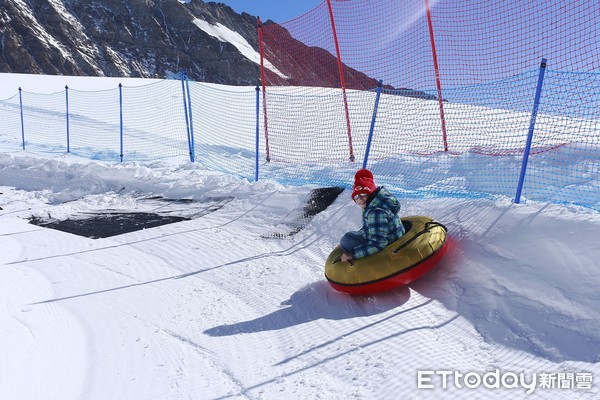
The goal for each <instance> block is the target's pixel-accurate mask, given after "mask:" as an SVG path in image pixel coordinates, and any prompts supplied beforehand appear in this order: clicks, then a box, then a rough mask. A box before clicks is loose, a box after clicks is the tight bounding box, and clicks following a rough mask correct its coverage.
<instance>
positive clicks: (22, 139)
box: [19, 87, 25, 150]
mask: <svg viewBox="0 0 600 400" xmlns="http://www.w3.org/2000/svg"><path fill="white" fill-rule="evenodd" d="M19 105H20V107H21V146H22V147H23V150H25V123H24V121H23V97H22V96H21V87H19Z"/></svg>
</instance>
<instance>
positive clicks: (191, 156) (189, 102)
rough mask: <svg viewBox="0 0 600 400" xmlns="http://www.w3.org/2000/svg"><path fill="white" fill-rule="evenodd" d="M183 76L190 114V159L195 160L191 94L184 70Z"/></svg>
mask: <svg viewBox="0 0 600 400" xmlns="http://www.w3.org/2000/svg"><path fill="white" fill-rule="evenodd" d="M183 75H184V76H185V88H186V91H187V99H188V110H189V115H190V161H191V162H194V161H196V148H195V147H194V118H192V96H191V95H190V83H189V81H188V76H187V74H186V73H185V72H184V73H183Z"/></svg>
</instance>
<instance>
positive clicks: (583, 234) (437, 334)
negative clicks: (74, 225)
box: [0, 74, 600, 400]
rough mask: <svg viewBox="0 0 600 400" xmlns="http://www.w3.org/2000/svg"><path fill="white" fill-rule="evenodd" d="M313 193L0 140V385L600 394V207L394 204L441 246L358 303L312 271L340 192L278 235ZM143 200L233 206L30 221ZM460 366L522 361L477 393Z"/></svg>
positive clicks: (346, 209) (217, 391)
mask: <svg viewBox="0 0 600 400" xmlns="http://www.w3.org/2000/svg"><path fill="white" fill-rule="evenodd" d="M4 75H10V76H8V78H7V79H9V78H10V79H12V81H17V80H19V81H20V84H21V85H23V86H25V85H29V86H30V87H34V88H35V89H36V90H38V89H39V90H42V88H41V87H40V86H37V84H33V83H32V82H29V83H28V82H27V79H26V76H13V75H12V74H4ZM0 77H2V75H0ZM33 78H35V77H32V79H33ZM102 81H103V78H91V80H89V81H88V83H87V84H86V85H89V87H91V86H92V85H93V84H94V83H100V82H102ZM62 82H63V83H62V87H64V84H65V81H62ZM104 82H107V81H104ZM146 82H147V80H146ZM71 84H73V85H74V84H75V83H74V82H73V83H71V81H69V86H71ZM109 84H110V85H113V82H110V83H109ZM82 85H83V84H82ZM0 86H3V85H0ZM97 88H100V86H97ZM49 89H50V88H49ZM424 159H426V158H424ZM495 159H496V160H497V162H498V163H500V162H502V158H501V157H496V158H495ZM456 178H457V179H460V178H461V177H456ZM310 190H311V188H309V187H292V186H285V185H282V184H280V183H278V182H275V181H271V180H260V181H258V182H248V181H247V180H244V179H240V178H237V177H234V176H230V175H226V174H223V173H219V172H215V171H210V170H206V169H203V168H202V167H201V166H200V165H198V164H195V163H190V162H188V161H186V160H185V159H184V158H172V159H165V160H160V161H153V162H148V163H123V164H114V163H108V162H100V161H93V160H87V159H83V158H78V157H75V156H72V155H59V156H56V155H46V156H44V155H39V154H33V153H29V152H26V151H10V150H8V149H6V148H3V150H2V152H0V193H1V194H0V207H1V208H2V209H1V210H0V249H2V250H1V251H0V326H1V327H2V329H1V330H0V359H1V360H2V362H1V363H0V399H9V400H13V399H19V400H28V399H32V400H33V399H35V400H37V399H42V398H43V399H48V400H55V399H56V400H59V399H60V400H70V399H86V400H87V399H91V400H93V399H136V400H137V399H319V398H320V399H344V400H346V399H369V400H370V399H395V398H406V399H422V398H435V399H506V398H511V399H520V398H523V399H524V398H527V399H556V398H561V399H594V398H598V395H599V394H600V389H599V388H598V387H599V386H598V383H597V379H598V376H600V375H599V373H600V322H599V321H600V315H599V314H600V307H599V305H600V292H599V291H598V287H599V285H600V270H599V268H598V261H597V260H598V258H599V257H600V249H599V247H598V245H597V235H598V232H600V214H599V213H598V212H595V211H593V210H589V209H585V208H579V207H575V206H566V205H556V204H549V203H538V202H534V201H528V202H527V203H526V204H514V203H513V202H512V201H511V199H508V198H504V197H496V198H485V199H482V198H478V199H470V198H432V199H406V198H401V199H400V200H401V203H402V211H401V213H402V215H429V216H432V217H433V218H435V219H436V220H438V221H440V222H441V223H443V224H444V225H446V226H447V227H448V230H449V235H450V250H449V253H448V254H447V255H446V257H445V258H444V259H443V261H442V262H441V263H440V265H439V266H438V267H437V268H436V269H434V270H433V271H432V272H431V273H429V274H428V275H426V276H424V277H423V278H422V279H420V280H418V281H416V282H414V283H413V284H411V285H409V286H408V287H403V288H399V289H396V290H394V291H391V292H388V293H384V294H380V295H376V296H368V297H350V296H346V295H343V294H340V293H337V292H335V291H334V290H333V289H331V287H330V286H329V285H328V284H327V282H326V280H325V277H324V275H323V270H324V261H325V259H326V257H327V255H328V254H329V252H330V251H331V250H332V249H333V248H334V247H335V246H336V244H337V241H338V240H339V237H340V236H341V235H342V234H343V233H344V232H346V231H347V230H353V229H357V228H358V224H359V219H360V214H359V213H360V210H359V209H358V207H356V206H355V205H353V204H352V202H351V200H350V198H349V197H350V196H349V195H348V193H347V192H343V193H342V194H341V196H340V197H339V198H338V199H337V200H336V201H335V202H334V203H333V204H332V205H331V206H330V207H328V208H327V209H326V210H325V211H323V212H321V213H320V214H318V215H316V216H315V217H314V218H313V219H312V220H308V219H307V220H305V221H303V222H304V223H306V226H305V227H304V228H303V229H302V230H300V231H299V232H298V233H296V234H295V235H292V236H289V237H281V236H277V235H272V233H273V232H282V231H284V232H285V229H286V227H289V226H290V223H291V222H293V221H297V218H298V214H299V213H298V210H299V209H301V207H302V205H303V204H304V202H305V201H306V199H307V197H308V194H309V192H310ZM152 196H162V197H165V198H171V199H190V200H193V201H192V202H191V203H190V205H189V207H202V204H205V202H207V201H209V200H210V199H214V198H229V199H230V201H228V202H226V203H225V202H224V203H225V204H224V205H223V206H222V207H221V208H219V209H217V210H216V211H213V212H210V213H206V214H205V215H202V216H200V217H197V218H192V219H190V220H188V221H183V222H179V223H173V224H168V225H163V226H160V227H156V228H149V229H144V230H139V231H135V232H131V233H127V234H123V235H118V236H112V237H109V238H105V239H90V238H86V237H82V236H77V235H73V234H70V233H66V232H61V231H57V230H53V229H49V228H42V227H39V226H36V225H32V224H30V223H29V218H31V217H32V216H35V217H39V218H42V217H48V216H52V217H57V218H69V217H73V216H76V215H79V213H82V212H93V211H102V210H107V209H109V210H125V211H130V212H133V211H148V210H157V208H158V207H161V206H159V205H152V203H147V202H145V201H144V200H145V199H148V198H149V197H152ZM149 204H150V206H149ZM148 207H150V209H149V208H148ZM192 211H194V210H192ZM428 371H429V372H428ZM445 371H452V373H453V375H449V376H448V378H447V380H444V379H443V376H445V375H444V374H446V372H445ZM454 372H456V374H454ZM469 373H471V375H470V376H471V377H475V375H474V374H479V375H478V376H483V375H484V374H486V373H487V374H492V375H493V374H497V375H498V376H503V377H506V376H508V377H511V376H512V374H514V376H519V374H524V375H523V379H522V380H521V381H517V383H515V384H511V383H510V379H505V380H504V381H502V384H501V385H500V384H498V387H486V386H484V385H483V384H480V385H477V386H478V387H477V388H469V387H468V385H466V384H465V381H462V380H461V379H460V376H459V375H457V374H463V377H464V375H466V374H469ZM419 376H420V377H421V379H420V380H419ZM549 378H551V379H554V381H548V379H549ZM428 379H430V380H428ZM590 379H591V380H592V382H591V383H590ZM498 380H499V379H497V381H498ZM419 382H420V385H419ZM548 382H553V383H552V384H553V385H554V387H553V388H545V387H544V383H548ZM467 383H468V382H467ZM444 384H445V386H446V387H444ZM528 384H530V385H529V386H528ZM569 384H570V385H572V387H570V388H569V387H565V386H566V385H569ZM428 385H433V388H423V387H421V388H420V387H419V386H425V387H426V386H428ZM559 385H562V386H560V387H559ZM470 386H474V385H473V384H470ZM587 386H590V388H589V389H588V388H587Z"/></svg>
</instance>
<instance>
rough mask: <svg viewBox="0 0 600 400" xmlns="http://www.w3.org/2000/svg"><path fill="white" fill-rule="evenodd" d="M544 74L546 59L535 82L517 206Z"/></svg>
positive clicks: (517, 201)
mask: <svg viewBox="0 0 600 400" xmlns="http://www.w3.org/2000/svg"><path fill="white" fill-rule="evenodd" d="M545 72H546V59H545V58H542V62H541V64H540V73H539V76H538V82H537V89H536V91H535V99H534V101H533V110H532V111H531V119H530V121H529V133H528V134H527V143H526V144H525V152H524V153H523V162H522V164H521V174H520V176H519V183H518V185H517V194H516V195H515V203H516V204H519V202H520V201H521V191H522V190H523V183H524V182H525V173H526V172H527V162H528V161H529V152H530V151H531V142H532V140H533V130H534V128H535V119H536V117H537V113H538V107H539V105H540V97H541V95H542V86H543V84H544V74H545Z"/></svg>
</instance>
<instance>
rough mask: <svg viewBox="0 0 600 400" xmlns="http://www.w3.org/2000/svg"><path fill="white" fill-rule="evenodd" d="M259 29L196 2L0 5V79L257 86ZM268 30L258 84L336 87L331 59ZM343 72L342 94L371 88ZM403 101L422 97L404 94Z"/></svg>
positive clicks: (245, 17)
mask: <svg viewBox="0 0 600 400" xmlns="http://www.w3.org/2000/svg"><path fill="white" fill-rule="evenodd" d="M257 22H258V21H257V18H256V17H254V16H252V15H250V14H247V13H242V14H241V15H240V14H238V13H236V12H235V11H233V9H231V8H230V7H228V6H226V5H225V4H222V3H213V2H209V3H204V2H203V1H202V0H191V1H188V2H182V1H179V0H0V72H9V73H10V72H13V73H29V74H48V75H83V76H108V77H141V78H159V79H162V78H169V77H171V76H173V75H174V74H175V73H177V72H179V71H180V70H181V69H183V70H185V72H186V73H187V75H188V76H189V78H190V79H191V80H194V81H200V82H211V83H220V84H227V85H256V84H258V83H259V82H260V76H261V74H260V67H259V64H258V62H259V58H258V51H259V44H258V31H257V29H258V27H257ZM267 25H268V27H269V29H270V30H271V32H273V33H274V34H275V35H271V37H277V39H276V40H271V42H268V41H267V42H266V43H265V46H264V47H265V58H266V59H267V60H268V61H269V62H270V63H271V64H272V65H274V67H275V68H276V69H277V71H280V74H276V73H274V72H273V71H270V70H267V71H266V80H267V82H265V83H266V84H269V85H293V86H323V87H340V79H339V69H338V65H337V62H336V58H335V57H334V56H333V55H332V54H331V53H329V52H328V51H326V50H324V49H321V48H318V47H309V46H306V45H305V44H304V43H302V42H300V41H298V40H296V39H294V38H293V37H292V36H291V35H290V34H289V32H288V31H287V30H286V29H285V28H283V27H282V26H280V25H277V24H275V23H274V22H273V21H266V22H265V24H264V26H267ZM207 26H208V27H209V28H212V27H214V26H222V27H225V28H227V29H229V30H230V31H231V32H232V33H233V34H237V35H239V36H241V38H242V39H241V40H245V41H246V42H247V43H248V45H250V47H251V48H252V49H253V50H254V51H255V52H256V54H255V56H256V57H254V58H253V59H250V58H248V57H247V54H246V55H244V54H242V53H241V52H240V50H239V49H238V48H237V47H236V46H235V45H234V44H232V43H230V42H229V41H227V40H224V39H223V38H221V40H220V39H219V38H217V37H215V36H212V35H211V34H209V33H207V32H206V31H205V30H203V29H201V27H205V28H206V27H207ZM208 30H209V31H210V29H208ZM221 31H222V30H221ZM344 74H345V77H346V82H347V87H348V88H353V89H372V88H375V87H376V86H377V81H376V80H375V79H373V78H371V77H369V76H367V75H365V74H364V73H362V72H359V71H356V70H354V69H352V68H350V67H348V66H344ZM387 88H390V89H391V88H392V87H390V86H388V87H387ZM403 95H406V96H412V97H423V98H428V95H426V94H424V93H421V92H415V91H411V90H409V89H407V92H406V93H405V94H403ZM429 97H431V96H429Z"/></svg>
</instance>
